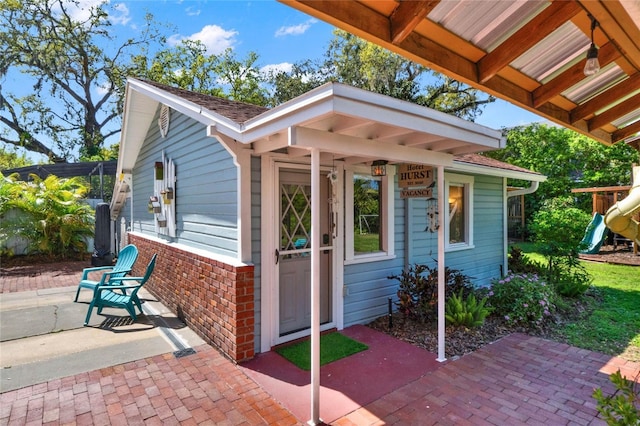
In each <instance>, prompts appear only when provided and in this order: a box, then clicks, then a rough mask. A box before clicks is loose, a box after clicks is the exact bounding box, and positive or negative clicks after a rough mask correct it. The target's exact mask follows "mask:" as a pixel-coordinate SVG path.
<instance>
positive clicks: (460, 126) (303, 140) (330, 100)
mask: <svg viewBox="0 0 640 426" xmlns="http://www.w3.org/2000/svg"><path fill="white" fill-rule="evenodd" d="M243 127H244V128H243V131H242V139H241V141H242V142H243V143H250V144H251V146H252V150H253V153H254V154H256V155H260V154H264V153H267V152H286V153H288V154H289V155H292V156H306V155H309V151H310V150H311V149H316V148H317V149H318V150H320V152H321V153H323V154H325V156H326V154H329V155H330V156H331V157H330V158H331V159H332V160H336V161H338V160H339V161H344V162H345V163H346V164H357V163H370V162H371V161H374V160H377V159H384V160H387V161H389V162H390V163H391V164H393V163H403V162H413V163H423V164H430V165H434V166H437V165H442V166H445V167H450V166H451V165H452V164H453V163H452V162H453V158H454V156H455V155H456V154H466V153H475V152H480V151H489V150H494V149H499V148H502V147H504V145H505V140H504V138H503V136H502V133H501V132H500V131H498V130H493V129H489V128H487V127H484V126H480V125H478V124H475V123H471V122H468V121H466V120H463V119H460V118H457V117H454V116H451V115H448V114H444V113H442V112H439V111H435V110H432V109H429V108H425V107H421V106H419V105H415V104H412V103H410V102H405V101H401V100H398V99H394V98H390V97H388V96H384V95H380V94H376V93H371V92H367V91H365V90H361V89H357V88H354V87H350V86H345V85H342V84H338V83H328V84H325V85H323V86H321V87H319V88H317V89H315V90H312V91H310V92H309V93H307V94H306V95H303V96H301V97H299V98H296V99H294V100H292V101H290V102H287V103H285V104H283V105H280V106H279V107H276V108H274V109H273V110H270V111H268V112H266V113H264V114H261V115H260V116H258V117H255V118H254V119H252V120H249V121H247V122H246V123H244V126H243Z"/></svg>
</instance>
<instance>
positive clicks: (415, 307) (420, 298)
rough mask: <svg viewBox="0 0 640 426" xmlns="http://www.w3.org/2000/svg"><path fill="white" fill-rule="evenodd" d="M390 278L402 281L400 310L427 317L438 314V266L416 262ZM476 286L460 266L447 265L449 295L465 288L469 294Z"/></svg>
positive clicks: (446, 284) (446, 280) (416, 317)
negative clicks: (456, 267)
mask: <svg viewBox="0 0 640 426" xmlns="http://www.w3.org/2000/svg"><path fill="white" fill-rule="evenodd" d="M388 278H389V279H395V280H397V281H398V282H399V286H398V293H397V294H398V302H396V305H397V306H398V310H399V311H400V312H402V313H403V314H404V315H405V317H411V318H413V319H420V320H426V319H428V318H430V317H432V316H434V315H435V311H436V305H437V302H438V266H437V263H436V264H435V265H434V266H433V267H429V266H428V265H424V264H414V265H411V266H410V267H409V269H407V270H403V271H402V273H401V274H399V275H391V276H389V277H388ZM472 290H473V283H472V282H471V278H470V277H468V276H467V275H465V274H463V273H462V271H460V270H458V269H452V268H449V267H445V298H449V297H451V296H452V295H453V294H457V293H458V292H460V291H462V292H463V294H464V295H465V296H466V295H468V294H469V293H471V291H472Z"/></svg>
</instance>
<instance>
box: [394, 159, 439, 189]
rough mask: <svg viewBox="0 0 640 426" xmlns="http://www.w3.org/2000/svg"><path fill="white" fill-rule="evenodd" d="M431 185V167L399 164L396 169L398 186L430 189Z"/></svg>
mask: <svg viewBox="0 0 640 426" xmlns="http://www.w3.org/2000/svg"><path fill="white" fill-rule="evenodd" d="M432 184H433V167H431V166H426V165H424V164H401V165H400V167H399V169H398V186H399V187H400V188H410V187H413V186H426V187H430V186H431V185H432Z"/></svg>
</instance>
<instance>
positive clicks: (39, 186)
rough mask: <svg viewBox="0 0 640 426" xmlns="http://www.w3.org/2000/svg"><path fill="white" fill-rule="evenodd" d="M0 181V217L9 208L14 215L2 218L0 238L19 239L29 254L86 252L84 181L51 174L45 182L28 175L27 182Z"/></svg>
mask: <svg viewBox="0 0 640 426" xmlns="http://www.w3.org/2000/svg"><path fill="white" fill-rule="evenodd" d="M0 178H2V184H1V187H0V195H1V197H0V198H2V199H3V203H2V204H3V207H2V208H0V215H2V214H4V213H5V212H7V211H8V210H9V209H15V210H16V211H17V212H18V214H16V217H15V218H12V219H9V218H7V217H6V216H4V217H2V219H3V220H0V239H4V240H5V241H6V240H8V239H9V238H23V239H25V240H26V241H28V242H29V250H30V253H38V254H44V255H47V256H50V257H55V256H61V257H63V258H64V257H67V256H69V255H73V254H81V253H85V252H86V250H87V249H86V243H85V239H84V238H85V237H86V236H91V235H93V229H94V214H93V209H92V208H91V206H89V205H88V204H86V203H84V201H83V197H84V196H85V194H86V192H87V186H86V183H85V182H84V180H82V179H80V178H68V179H61V178H58V177H56V176H53V175H51V176H48V177H47V178H45V179H42V178H40V177H39V176H37V175H31V181H30V182H24V181H20V180H18V179H17V176H10V177H8V178H5V177H4V176H2V175H0Z"/></svg>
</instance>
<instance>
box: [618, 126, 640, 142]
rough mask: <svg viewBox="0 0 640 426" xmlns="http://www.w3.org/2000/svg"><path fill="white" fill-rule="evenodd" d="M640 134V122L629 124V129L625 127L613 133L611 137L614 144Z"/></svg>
mask: <svg viewBox="0 0 640 426" xmlns="http://www.w3.org/2000/svg"><path fill="white" fill-rule="evenodd" d="M638 132H640V121H636V122H635V123H632V124H629V125H628V126H627V127H623V128H621V129H619V130H616V131H615V132H613V133H612V135H611V137H612V139H613V142H614V143H615V142H620V141H621V140H623V139H625V138H627V137H629V136H631V135H633V134H636V133H638Z"/></svg>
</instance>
